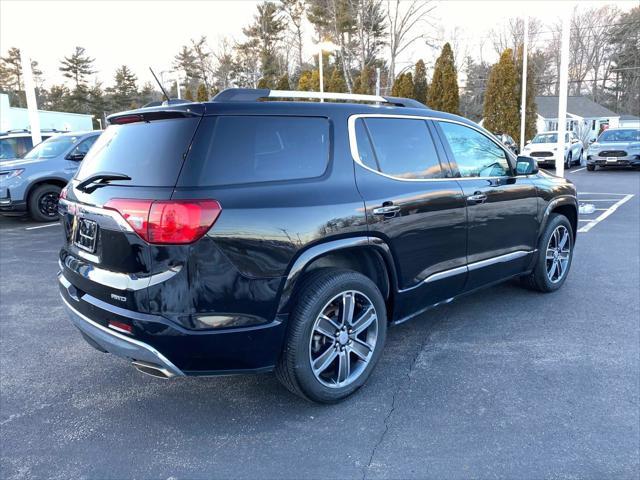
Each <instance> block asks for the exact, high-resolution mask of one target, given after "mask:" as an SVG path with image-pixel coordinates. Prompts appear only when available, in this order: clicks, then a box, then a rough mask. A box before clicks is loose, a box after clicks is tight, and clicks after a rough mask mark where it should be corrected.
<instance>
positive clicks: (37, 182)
mask: <svg viewBox="0 0 640 480" xmlns="http://www.w3.org/2000/svg"><path fill="white" fill-rule="evenodd" d="M100 133H102V132H100V131H93V132H82V133H62V134H59V135H56V136H53V137H51V138H49V139H47V140H45V141H44V142H42V143H40V144H38V145H36V146H35V147H34V148H33V149H32V150H31V151H29V152H28V153H27V154H26V155H25V156H24V157H23V158H18V159H0V213H1V214H5V215H15V214H23V213H25V212H28V213H29V214H30V215H31V217H32V218H33V219H34V220H36V221H39V222H48V221H52V220H57V218H58V198H59V196H60V191H61V190H62V188H63V187H64V186H65V185H66V184H67V182H68V181H69V180H70V179H71V177H73V175H74V174H75V173H76V170H78V167H79V165H80V161H81V160H82V159H83V158H84V156H85V155H86V154H87V152H88V151H89V149H90V148H91V146H92V145H93V143H94V142H95V141H96V139H97V138H98V137H99V136H100Z"/></svg>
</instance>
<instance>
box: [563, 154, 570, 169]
mask: <svg viewBox="0 0 640 480" xmlns="http://www.w3.org/2000/svg"><path fill="white" fill-rule="evenodd" d="M571 164H572V162H571V152H569V153H568V154H567V158H566V159H565V161H564V168H565V170H569V169H570V168H571Z"/></svg>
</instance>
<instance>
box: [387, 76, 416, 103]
mask: <svg viewBox="0 0 640 480" xmlns="http://www.w3.org/2000/svg"><path fill="white" fill-rule="evenodd" d="M414 88H415V86H414V84H413V75H412V74H411V72H407V73H401V74H400V75H398V76H397V77H396V81H395V82H393V87H391V95H393V96H394V97H405V98H411V96H412V95H413V92H414Z"/></svg>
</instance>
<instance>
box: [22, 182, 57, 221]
mask: <svg viewBox="0 0 640 480" xmlns="http://www.w3.org/2000/svg"><path fill="white" fill-rule="evenodd" d="M61 190H62V189H61V188H60V187H58V186H57V185H50V184H45V185H40V186H38V187H36V188H35V190H33V192H31V194H30V195H29V203H28V205H29V213H30V214H31V218H33V219H34V220H36V221H38V222H51V221H54V220H57V219H58V199H59V198H60V191H61Z"/></svg>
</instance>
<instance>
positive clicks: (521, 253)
mask: <svg viewBox="0 0 640 480" xmlns="http://www.w3.org/2000/svg"><path fill="white" fill-rule="evenodd" d="M534 252H535V250H516V251H515V252H511V253H507V254H505V255H498V256H497V257H492V258H487V259H486V260H480V261H479V262H473V263H470V264H469V265H467V267H468V268H469V271H472V270H478V269H479V268H484V267H488V266H490V265H495V264H496V263H503V262H510V261H511V260H516V259H518V258H522V257H525V256H527V255H529V254H531V253H534Z"/></svg>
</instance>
